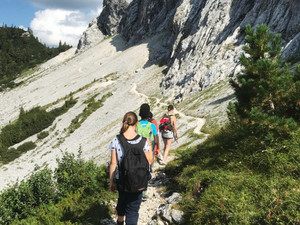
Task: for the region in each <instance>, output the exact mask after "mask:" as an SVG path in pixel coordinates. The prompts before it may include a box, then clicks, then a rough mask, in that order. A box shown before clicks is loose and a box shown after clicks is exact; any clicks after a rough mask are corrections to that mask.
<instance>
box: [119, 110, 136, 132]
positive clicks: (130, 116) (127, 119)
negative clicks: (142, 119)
mask: <svg viewBox="0 0 300 225" xmlns="http://www.w3.org/2000/svg"><path fill="white" fill-rule="evenodd" d="M137 121H138V118H137V115H136V114H135V113H134V112H128V113H126V114H125V115H124V118H123V124H122V128H121V130H120V134H123V133H124V132H125V131H126V130H127V129H128V128H129V126H133V125H135V124H136V123H137Z"/></svg>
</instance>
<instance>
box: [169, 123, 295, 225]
mask: <svg viewBox="0 0 300 225" xmlns="http://www.w3.org/2000/svg"><path fill="white" fill-rule="evenodd" d="M299 149H300V129H299V128H298V130H296V131H295V132H293V133H292V134H291V137H290V138H288V139H285V140H278V141H274V142H273V143H272V144H270V145H266V144H265V143H264V141H263V140H262V139H260V137H258V136H257V135H254V134H251V132H249V130H248V128H247V127H235V128H233V126H227V127H225V128H223V129H222V130H221V131H220V132H219V133H218V134H215V135H213V136H211V137H210V138H208V140H207V141H205V142H204V143H203V144H201V145H199V146H197V147H195V148H191V149H178V150H177V154H179V156H180V157H178V159H177V160H175V161H173V162H171V163H170V164H169V165H168V166H167V168H166V171H167V174H168V175H169V176H170V177H172V180H173V183H172V187H170V188H172V189H174V186H176V189H177V191H180V192H181V193H182V194H183V196H184V198H183V200H182V201H181V205H180V206H181V208H182V209H183V210H184V213H185V221H186V224H253V225H254V224H299V223H300V210H299V209H300V180H299V178H300V166H299V165H300V152H299ZM187 178H188V179H187ZM174 184H175V185H174Z"/></svg>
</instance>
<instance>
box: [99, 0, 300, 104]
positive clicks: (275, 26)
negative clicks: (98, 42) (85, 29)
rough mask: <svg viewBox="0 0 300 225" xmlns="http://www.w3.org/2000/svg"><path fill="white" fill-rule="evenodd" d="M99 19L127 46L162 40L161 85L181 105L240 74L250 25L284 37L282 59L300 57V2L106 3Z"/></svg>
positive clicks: (162, 0) (107, 0)
mask: <svg viewBox="0 0 300 225" xmlns="http://www.w3.org/2000/svg"><path fill="white" fill-rule="evenodd" d="M103 4H104V9H103V12H102V13H101V15H100V16H99V18H98V26H99V28H100V30H101V31H102V33H103V34H105V35H113V34H117V33H119V34H121V35H122V36H123V37H125V39H126V40H127V41H128V44H135V43H137V42H141V41H143V40H145V39H146V38H147V37H149V36H153V35H161V36H160V42H161V46H163V49H162V50H161V51H160V57H153V58H150V60H154V59H155V60H160V62H161V59H164V63H166V64H167V65H168V71H167V73H166V75H165V77H164V78H163V80H162V82H161V85H162V86H163V87H164V88H165V94H166V95H169V96H172V97H173V98H174V99H177V101H181V100H183V98H184V96H185V95H187V94H189V93H193V92H198V91H202V90H204V89H205V88H207V87H210V86H211V85H214V84H216V83H218V82H220V81H221V80H224V79H227V78H228V77H231V76H235V75H236V74H237V73H238V72H239V71H240V66H239V56H240V54H241V52H242V45H243V41H244V35H245V34H244V28H245V26H246V25H247V24H251V25H252V26H256V25H259V24H262V23H265V24H267V25H268V27H269V28H270V29H271V30H272V31H273V32H278V33H281V34H282V38H283V40H284V41H283V56H284V57H285V58H290V57H291V56H293V55H294V54H299V49H300V44H299V43H300V26H299V24H300V17H299V16H298V12H299V11H300V1H299V0H282V1H273V0H265V1H260V0H240V1H236V0H179V1H178V0H152V1H148V0H128V1H125V0H104V3H103Z"/></svg>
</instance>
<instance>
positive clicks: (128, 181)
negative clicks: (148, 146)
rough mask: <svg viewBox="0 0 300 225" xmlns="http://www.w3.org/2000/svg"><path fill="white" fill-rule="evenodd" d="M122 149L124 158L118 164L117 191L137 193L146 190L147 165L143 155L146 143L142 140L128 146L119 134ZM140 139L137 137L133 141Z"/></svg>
mask: <svg viewBox="0 0 300 225" xmlns="http://www.w3.org/2000/svg"><path fill="white" fill-rule="evenodd" d="M117 137H118V139H119V141H120V143H121V145H122V147H123V149H124V156H123V160H122V162H121V163H120V162H118V167H119V168H118V169H119V179H118V180H117V187H118V190H119V191H125V192H139V191H144V190H146V189H147V186H148V178H149V173H150V172H149V163H148V160H147V158H146V155H145V153H144V150H143V148H144V146H145V143H146V141H147V139H146V138H144V137H142V140H141V141H140V142H139V143H137V144H130V143H128V142H127V140H126V138H125V137H124V136H123V135H122V134H121V135H117ZM138 138H140V136H139V135H137V136H136V137H135V138H134V139H133V140H137V139H138Z"/></svg>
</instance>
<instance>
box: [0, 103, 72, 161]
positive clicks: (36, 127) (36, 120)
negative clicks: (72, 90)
mask: <svg viewBox="0 0 300 225" xmlns="http://www.w3.org/2000/svg"><path fill="white" fill-rule="evenodd" d="M76 102H77V101H76V100H74V99H73V98H70V99H69V100H66V101H65V104H64V105H63V106H61V107H59V108H56V109H53V110H52V111H50V112H47V111H46V110H45V109H42V108H40V107H36V108H33V109H31V110H29V111H28V112H25V111H24V109H23V108H21V109H20V115H19V118H18V119H17V120H16V121H15V122H13V123H11V124H8V125H6V126H5V127H3V128H2V130H1V133H0V160H1V161H2V162H4V163H8V162H10V161H12V160H14V159H16V158H18V157H19V156H20V155H21V154H22V153H24V152H26V151H28V150H31V149H33V148H35V147H36V146H35V144H34V143H32V142H30V143H26V144H23V145H22V146H20V147H19V148H18V149H17V150H14V149H8V148H9V147H10V146H12V145H14V144H17V143H19V142H21V141H23V140H25V139H26V138H28V137H30V136H31V135H34V134H36V133H38V132H40V131H42V130H44V129H45V128H47V127H49V126H50V125H51V124H52V123H53V121H54V120H55V118H56V117H58V116H60V115H62V114H63V113H65V112H67V111H68V109H70V108H71V107H72V106H74V105H75V104H76ZM46 134H47V133H46V132H44V133H41V134H40V135H39V137H43V135H46Z"/></svg>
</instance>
